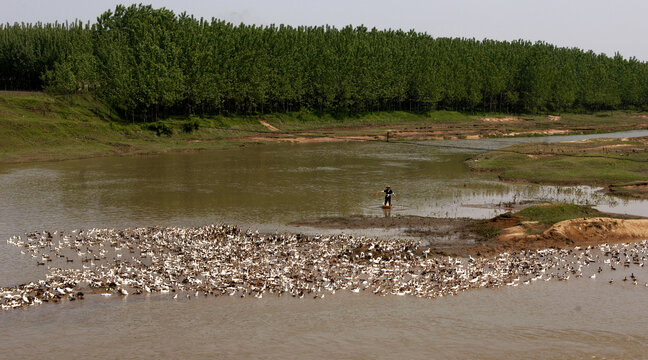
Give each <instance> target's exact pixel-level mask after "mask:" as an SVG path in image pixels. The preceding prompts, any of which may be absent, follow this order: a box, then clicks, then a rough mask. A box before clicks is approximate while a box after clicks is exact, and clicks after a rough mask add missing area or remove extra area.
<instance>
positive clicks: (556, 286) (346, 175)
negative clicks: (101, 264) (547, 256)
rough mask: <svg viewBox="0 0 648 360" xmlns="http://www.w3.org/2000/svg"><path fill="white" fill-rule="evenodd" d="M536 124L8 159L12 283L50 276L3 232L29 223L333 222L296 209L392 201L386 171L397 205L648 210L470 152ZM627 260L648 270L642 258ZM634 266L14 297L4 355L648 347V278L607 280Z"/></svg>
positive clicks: (340, 212)
mask: <svg viewBox="0 0 648 360" xmlns="http://www.w3.org/2000/svg"><path fill="white" fill-rule="evenodd" d="M646 135H648V132H646V131H642V132H638V131H636V132H628V133H617V134H610V135H606V137H612V136H614V137H625V136H646ZM595 136H602V135H595ZM586 137H592V136H591V135H590V136H570V137H552V138H543V139H540V140H542V141H564V140H578V139H582V138H586ZM538 140H539V139H538V138H535V139H524V138H514V139H488V140H456V141H444V142H429V143H419V144H399V143H378V142H368V143H343V144H340V143H336V144H304V145H289V144H279V145H263V146H246V147H245V148H237V149H228V150H217V151H205V152H198V153H189V154H163V155H155V156H137V157H107V158H99V159H88V160H74V161H64V162H53V163H38V164H19V165H3V166H0V239H1V240H2V241H0V286H12V285H15V284H19V283H22V282H28V281H32V280H36V279H39V278H42V276H43V274H44V271H45V270H44V269H43V267H38V266H36V264H35V261H34V259H32V258H31V257H29V256H24V255H21V254H20V249H18V248H15V247H12V246H9V245H7V244H6V243H5V240H6V239H7V238H8V237H10V236H12V235H19V234H22V233H24V232H27V231H34V230H45V229H48V230H54V229H67V230H71V229H77V228H91V227H110V228H122V227H131V226H148V225H163V226H194V225H196V226H197V225H205V224H209V223H215V222H225V223H234V224H238V225H241V226H243V227H250V228H254V229H259V230H260V231H264V232H275V231H279V232H282V231H299V232H306V233H315V232H321V231H319V230H315V229H309V228H303V227H299V228H297V227H294V226H288V225H287V224H288V223H291V222H294V221H298V220H303V219H313V218H320V217H329V216H350V215H375V216H382V215H383V212H382V209H380V207H379V205H380V202H381V196H380V195H374V193H375V192H376V191H380V190H382V189H383V188H384V185H386V184H390V185H391V186H392V188H393V189H394V191H395V192H396V194H397V195H398V201H397V202H396V207H395V209H394V211H393V213H394V214H403V215H420V216H435V217H464V216H465V217H474V218H487V217H491V216H493V215H496V214H498V213H500V212H502V211H503V210H502V209H501V208H498V207H497V206H496V205H497V204H500V203H505V202H510V201H526V200H533V201H543V200H564V201H572V202H576V203H582V204H586V203H587V204H593V205H596V206H597V208H599V209H601V210H603V211H610V212H616V213H629V214H635V215H642V216H648V202H645V201H623V200H618V199H614V198H611V197H608V196H606V195H604V194H602V193H600V192H598V191H597V190H598V189H594V188H589V187H553V186H538V185H525V184H506V183H501V182H499V181H498V180H497V178H496V177H495V176H494V175H492V174H478V173H471V172H470V171H469V170H468V169H467V167H466V166H465V165H464V163H463V161H464V160H465V159H466V158H467V157H469V156H470V155H471V154H475V153H477V152H480V151H486V150H487V149H495V148H499V147H503V146H507V145H510V144H513V143H517V142H521V141H538ZM354 231H355V232H360V231H358V230H354ZM365 234H366V235H377V236H389V234H385V233H381V232H380V231H379V230H370V231H365ZM628 271H632V272H634V274H635V275H637V276H638V277H639V279H644V280H646V281H648V272H647V271H645V270H644V269H643V268H642V269H639V268H636V269H628ZM623 276H625V275H624V272H623V271H617V272H615V273H614V274H605V276H604V277H602V278H601V277H599V279H600V280H591V279H589V278H584V279H576V280H570V281H568V282H553V281H552V282H543V283H542V284H533V285H527V286H520V287H516V288H506V289H499V290H475V291H469V292H466V293H462V294H460V295H459V296H454V297H445V298H438V299H434V300H426V299H418V298H413V297H408V296H404V297H398V296H387V297H379V296H370V295H368V294H351V293H345V292H342V293H337V294H335V295H333V296H327V297H326V298H325V299H318V300H313V299H293V298H285V297H282V298H275V297H264V298H263V299H247V298H246V299H238V298H229V297H227V298H224V297H220V298H213V297H210V298H198V299H191V300H183V301H177V300H172V299H171V297H170V296H162V295H152V296H143V295H141V296H128V297H126V298H116V297H112V298H103V297H102V298H99V297H92V296H90V297H88V298H87V299H86V300H84V301H81V302H80V301H76V302H63V303H62V304H53V305H47V304H46V305H42V306H37V307H30V308H27V309H22V310H15V311H7V312H0V333H1V334H2V335H1V336H0V349H2V350H0V358H5V357H6V358H33V357H35V356H41V357H46V358H69V357H72V358H78V357H101V358H151V357H170V358H177V357H189V358H313V357H327V358H329V357H333V358H358V359H359V358H395V357H398V358H520V357H524V358H586V357H587V358H592V357H593V356H595V357H597V358H645V357H646V356H647V355H646V354H648V311H646V310H645V309H646V305H648V287H645V286H633V285H632V284H626V283H624V282H622V281H617V282H616V283H615V284H614V285H609V284H608V281H607V280H608V279H611V278H615V279H616V278H619V279H622V278H623ZM641 284H642V285H643V283H641Z"/></svg>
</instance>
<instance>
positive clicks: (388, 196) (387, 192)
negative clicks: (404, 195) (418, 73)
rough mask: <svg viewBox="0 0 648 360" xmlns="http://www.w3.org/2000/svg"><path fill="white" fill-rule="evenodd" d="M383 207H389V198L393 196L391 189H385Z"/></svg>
mask: <svg viewBox="0 0 648 360" xmlns="http://www.w3.org/2000/svg"><path fill="white" fill-rule="evenodd" d="M384 192H385V206H391V197H392V195H393V194H394V191H393V190H392V189H385V190H384Z"/></svg>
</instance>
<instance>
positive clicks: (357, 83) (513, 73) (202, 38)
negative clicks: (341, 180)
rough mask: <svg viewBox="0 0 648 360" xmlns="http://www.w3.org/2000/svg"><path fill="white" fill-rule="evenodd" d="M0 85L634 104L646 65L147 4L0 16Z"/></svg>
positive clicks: (124, 102)
mask: <svg viewBox="0 0 648 360" xmlns="http://www.w3.org/2000/svg"><path fill="white" fill-rule="evenodd" d="M0 87H3V88H5V89H11V90H15V89H25V90H38V89H42V88H45V89H47V90H49V91H53V92H58V93H74V92H92V93H94V94H96V96H98V97H100V98H102V99H103V100H105V101H107V102H108V103H109V104H111V105H112V106H113V107H114V108H115V109H119V111H120V112H121V113H122V114H123V115H124V116H126V117H128V118H136V119H141V120H154V119H156V118H157V117H158V116H164V115H167V114H178V113H216V112H226V113H236V114H250V113H264V112H277V111H295V110H299V109H310V110H316V111H323V112H347V113H358V112H367V111H378V110H396V109H398V110H412V111H422V110H430V109H452V110H461V111H500V112H542V111H590V110H601V109H646V108H648V64H647V63H645V62H640V61H637V60H636V59H635V58H630V59H625V58H623V57H622V56H620V55H618V54H617V55H616V56H614V57H608V56H606V55H603V54H595V53H593V52H592V51H587V52H585V51H582V50H580V49H576V48H559V47H556V46H553V45H550V44H546V43H543V42H538V43H531V42H528V41H522V40H520V41H512V42H506V41H492V40H483V41H477V40H474V39H456V38H455V39H451V38H433V37H431V36H430V35H427V34H424V33H417V32H414V31H409V32H405V31H400V30H383V31H379V30H376V29H371V30H369V29H367V28H365V27H362V26H359V27H355V28H354V27H351V26H347V27H344V28H341V29H337V28H334V27H330V26H318V27H297V28H294V27H290V26H283V25H280V26H274V25H271V26H255V25H244V24H241V25H233V24H231V23H227V22H224V21H220V20H216V19H212V20H211V21H206V20H203V19H196V18H194V17H192V16H189V15H187V14H184V13H183V14H180V15H176V14H174V13H173V12H172V11H170V10H167V9H154V8H152V7H150V6H141V5H139V6H136V5H133V6H130V7H124V6H117V7H116V8H115V10H114V11H107V12H105V13H104V14H102V15H101V16H100V17H99V18H98V19H97V22H96V23H94V24H81V23H71V24H70V23H65V24H59V23H55V24H40V23H39V24H34V25H31V24H15V25H6V26H0Z"/></svg>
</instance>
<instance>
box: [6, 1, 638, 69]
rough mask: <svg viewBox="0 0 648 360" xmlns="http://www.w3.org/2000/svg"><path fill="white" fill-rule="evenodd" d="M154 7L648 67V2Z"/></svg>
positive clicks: (41, 16) (50, 12) (19, 15)
mask: <svg viewBox="0 0 648 360" xmlns="http://www.w3.org/2000/svg"><path fill="white" fill-rule="evenodd" d="M139 2H140V1H136V2H132V1H111V0H23V1H19V0H0V23H7V22H8V23H14V22H37V21H41V22H53V21H55V20H58V21H65V20H74V19H81V20H84V21H87V20H90V21H92V22H94V21H95V19H96V18H97V16H99V14H101V13H102V12H104V11H105V10H108V9H113V8H114V7H115V5H117V4H120V3H121V4H126V5H127V4H132V3H139ZM141 2H142V3H145V4H151V5H153V6H154V7H166V8H169V9H172V10H173V11H174V12H176V13H180V12H183V11H186V12H187V13H189V14H193V15H194V16H195V17H198V18H200V17H204V18H206V19H210V18H212V17H215V18H219V19H223V20H227V21H231V22H234V23H240V22H244V23H246V24H253V23H254V24H264V25H267V24H272V23H275V24H289V25H324V24H330V25H335V26H337V27H340V26H344V25H348V24H351V25H354V26H356V25H365V26H367V27H369V28H372V27H376V28H379V29H384V28H392V29H399V28H400V29H403V30H409V29H414V30H416V31H419V32H426V33H428V34H430V35H432V36H434V37H468V38H473V37H474V38H476V39H479V40H481V39H484V38H488V39H495V40H515V39H525V40H531V41H537V40H543V41H546V42H548V43H552V44H555V45H558V46H566V47H579V48H582V49H585V50H593V51H595V52H597V53H600V52H603V53H606V54H608V55H610V56H611V55H613V54H614V52H616V51H618V52H620V53H621V55H623V56H624V57H626V58H629V57H631V56H634V57H637V58H638V59H640V60H642V61H648V41H646V40H645V35H647V34H648V21H647V20H646V19H647V18H648V1H647V0H617V1H613V0H444V1H435V0H428V1H423V0H421V1H416V0H399V1H387V0H371V1H370V0H318V1H314V0H313V1H311V0H265V1H262V0H236V1H220V0H215V1H207V0H184V1H169V0H149V1H141Z"/></svg>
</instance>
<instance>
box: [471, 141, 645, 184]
mask: <svg viewBox="0 0 648 360" xmlns="http://www.w3.org/2000/svg"><path fill="white" fill-rule="evenodd" d="M468 165H469V166H470V167H471V168H472V169H473V170H479V171H492V172H496V173H497V174H498V175H499V177H500V178H501V179H502V180H506V181H526V182H533V183H541V184H557V185H579V184H582V185H599V186H601V185H612V186H610V187H609V188H610V190H611V191H613V192H614V189H626V188H628V187H629V186H630V185H632V184H641V183H642V182H645V181H646V180H647V179H648V137H643V138H631V139H592V140H586V141H577V142H562V143H527V144H518V145H514V146H510V147H507V148H504V149H501V150H497V151H491V152H488V153H484V154H481V155H478V156H476V157H475V158H473V159H470V160H468ZM626 183H629V184H626ZM614 184H616V185H614ZM636 189H639V192H642V191H641V189H642V187H641V186H636ZM635 192H636V191H635ZM635 195H636V194H635Z"/></svg>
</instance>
